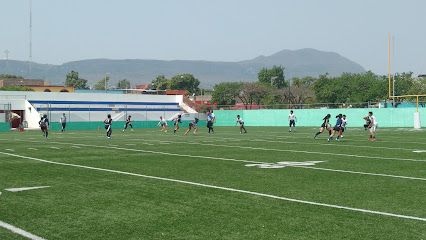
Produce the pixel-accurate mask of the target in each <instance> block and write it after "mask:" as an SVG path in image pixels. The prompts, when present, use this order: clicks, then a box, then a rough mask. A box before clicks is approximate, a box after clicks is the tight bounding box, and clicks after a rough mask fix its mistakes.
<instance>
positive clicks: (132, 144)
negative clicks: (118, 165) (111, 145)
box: [125, 143, 136, 146]
mask: <svg viewBox="0 0 426 240" xmlns="http://www.w3.org/2000/svg"><path fill="white" fill-rule="evenodd" d="M125 145H127V146H136V144H134V143H127V144H125Z"/></svg>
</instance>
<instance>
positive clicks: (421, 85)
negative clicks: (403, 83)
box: [408, 78, 426, 95]
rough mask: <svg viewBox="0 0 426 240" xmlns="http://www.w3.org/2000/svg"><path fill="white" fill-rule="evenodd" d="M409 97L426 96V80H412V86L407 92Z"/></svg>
mask: <svg viewBox="0 0 426 240" xmlns="http://www.w3.org/2000/svg"><path fill="white" fill-rule="evenodd" d="M408 94H410V95H424V94H426V78H416V79H413V85H412V86H411V88H410V89H409V90H408Z"/></svg>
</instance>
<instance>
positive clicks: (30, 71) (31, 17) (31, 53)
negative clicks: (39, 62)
mask: <svg viewBox="0 0 426 240" xmlns="http://www.w3.org/2000/svg"><path fill="white" fill-rule="evenodd" d="M32 28H33V15H32V0H30V60H29V62H28V68H29V73H30V79H32V78H33V76H32V70H31V61H32V58H33V46H32V45H33V44H32V43H33V42H32V41H33V33H32Z"/></svg>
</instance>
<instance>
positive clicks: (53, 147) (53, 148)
mask: <svg viewBox="0 0 426 240" xmlns="http://www.w3.org/2000/svg"><path fill="white" fill-rule="evenodd" d="M50 148H52V149H60V148H58V147H50Z"/></svg>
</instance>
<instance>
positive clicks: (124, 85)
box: [117, 79, 130, 89]
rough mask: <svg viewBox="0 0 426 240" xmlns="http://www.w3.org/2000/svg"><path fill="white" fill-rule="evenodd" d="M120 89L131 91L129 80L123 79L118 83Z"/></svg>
mask: <svg viewBox="0 0 426 240" xmlns="http://www.w3.org/2000/svg"><path fill="white" fill-rule="evenodd" d="M117 88H118V89H129V88H130V82H129V81H128V80H127V79H122V80H120V81H118V83H117Z"/></svg>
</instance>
